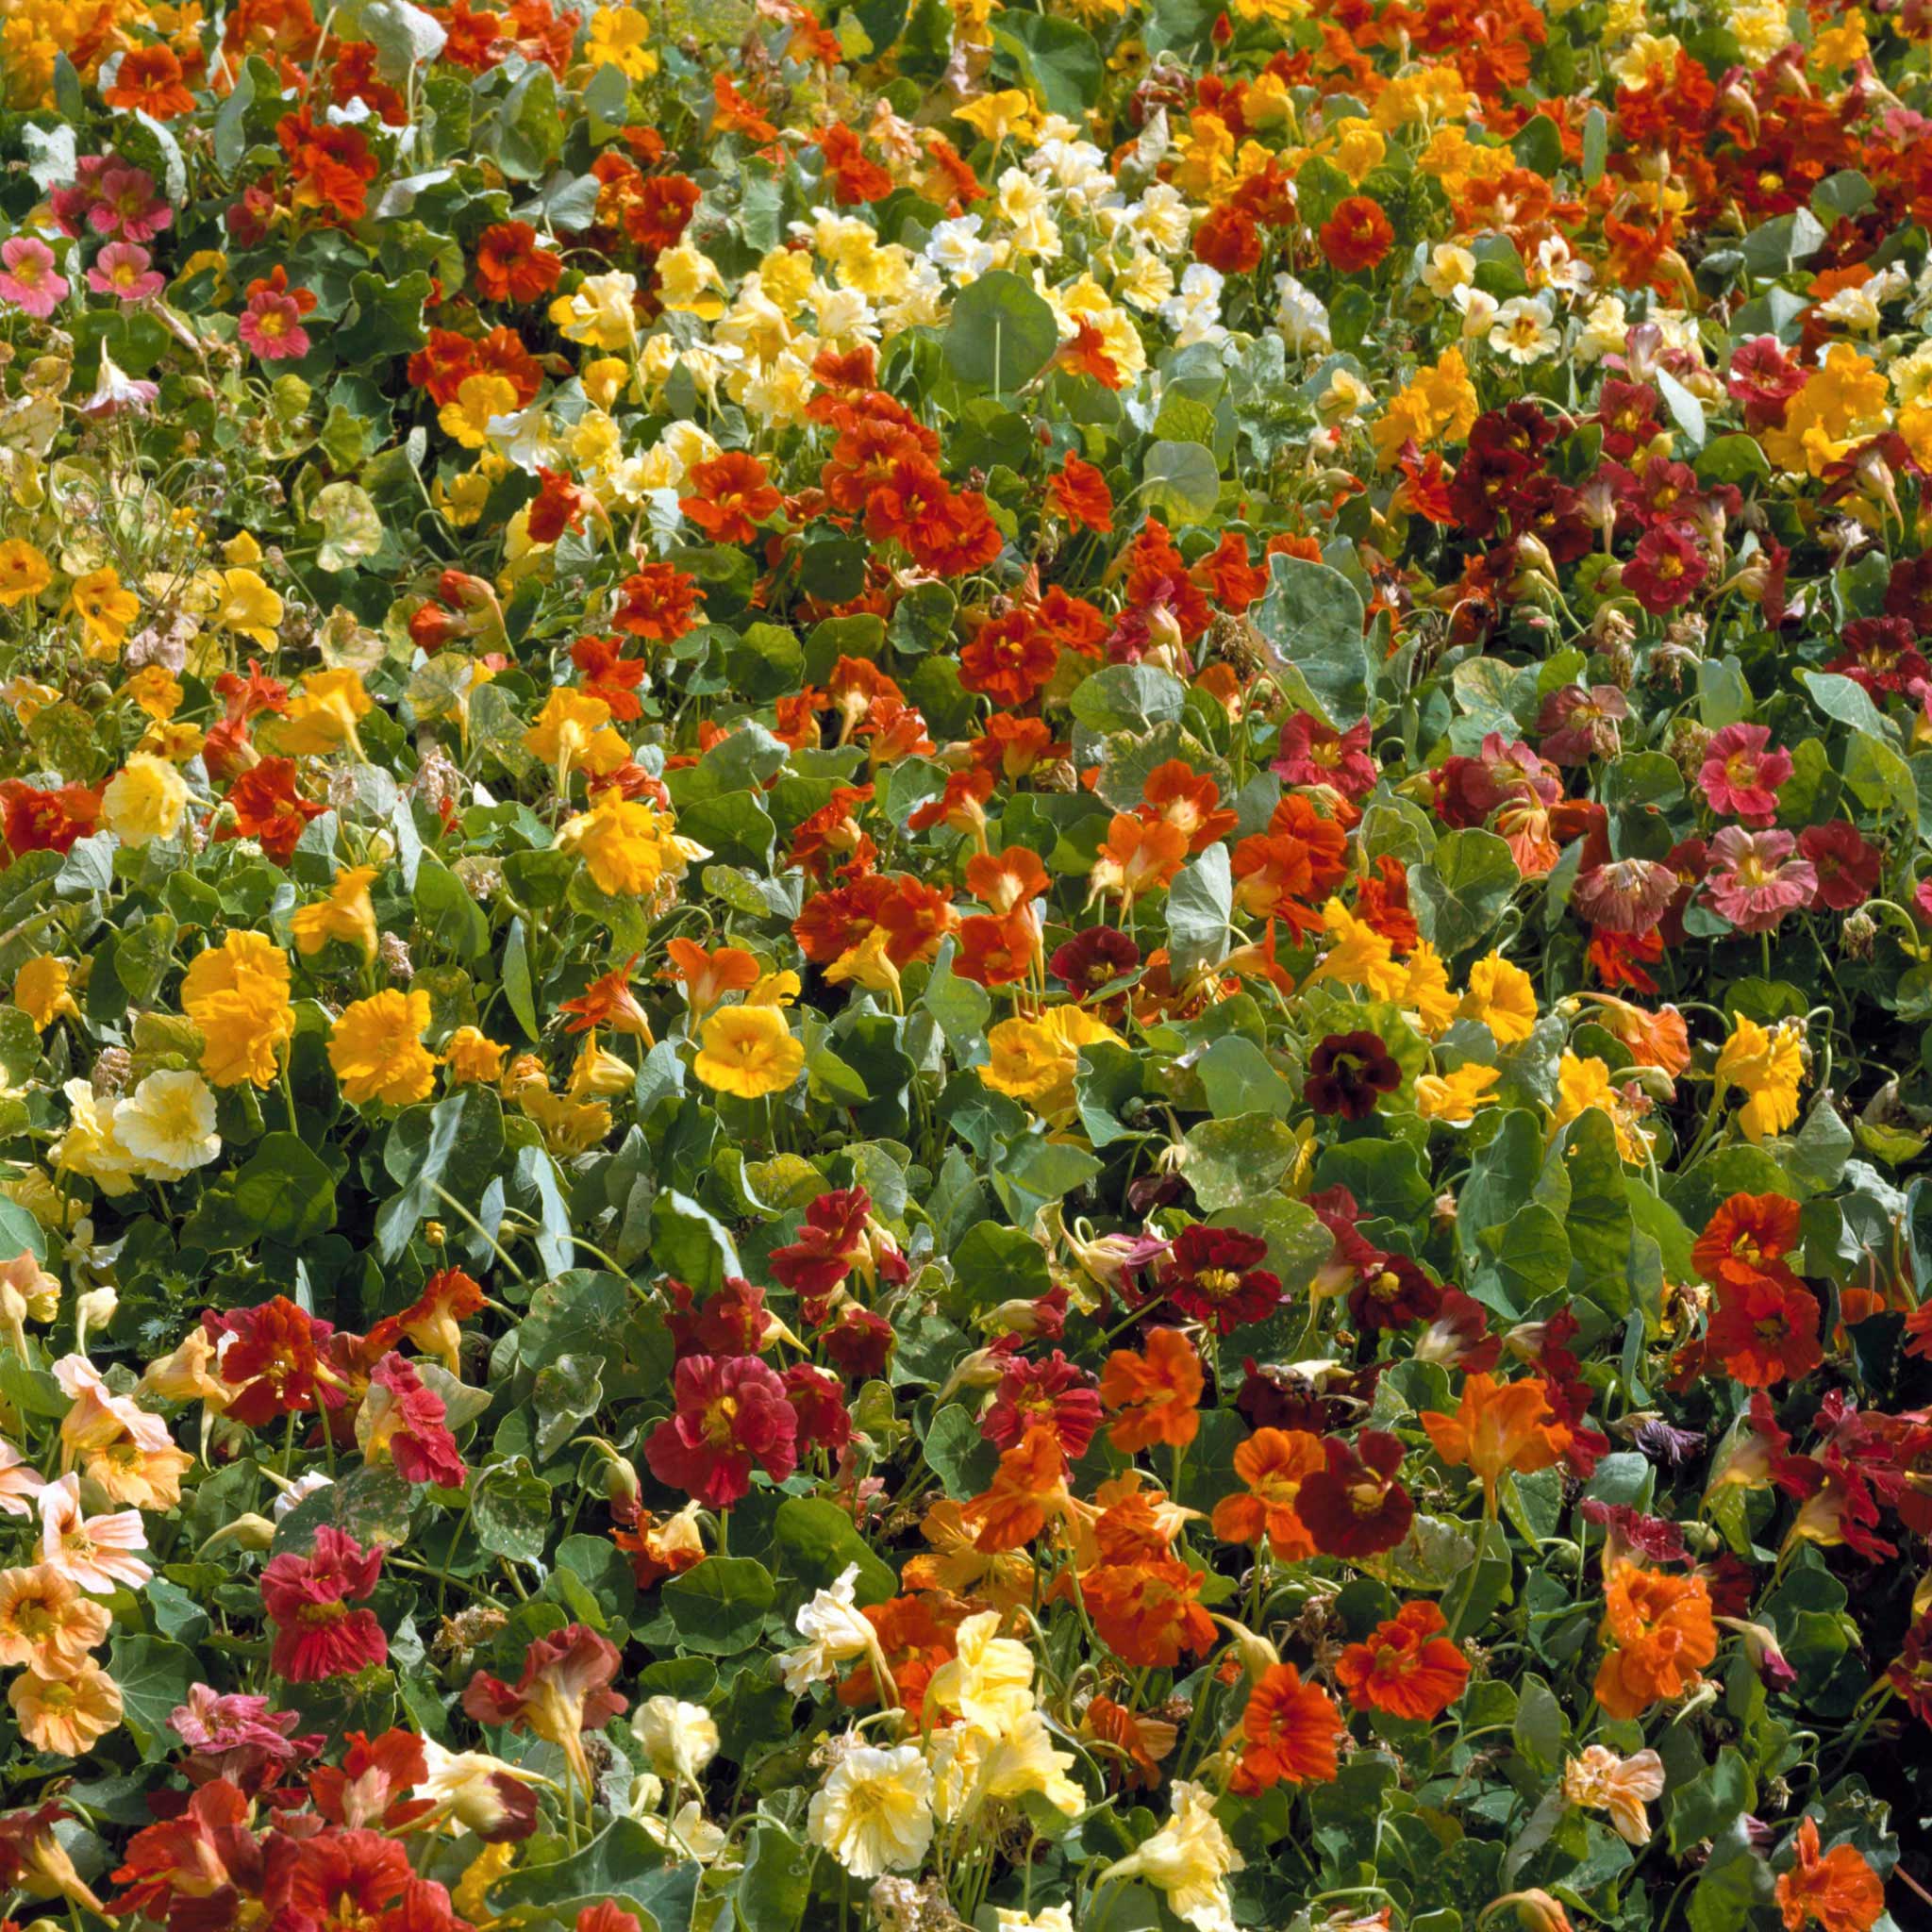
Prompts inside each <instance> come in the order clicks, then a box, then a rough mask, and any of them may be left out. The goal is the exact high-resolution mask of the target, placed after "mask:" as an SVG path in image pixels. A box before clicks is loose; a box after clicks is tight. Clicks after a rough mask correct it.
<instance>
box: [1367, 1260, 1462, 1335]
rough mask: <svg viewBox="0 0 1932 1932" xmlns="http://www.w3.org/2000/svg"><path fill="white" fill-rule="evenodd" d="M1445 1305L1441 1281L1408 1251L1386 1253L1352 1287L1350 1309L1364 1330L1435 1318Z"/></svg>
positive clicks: (1371, 1330)
mask: <svg viewBox="0 0 1932 1932" xmlns="http://www.w3.org/2000/svg"><path fill="white" fill-rule="evenodd" d="M1441 1306H1442V1290H1441V1285H1440V1284H1439V1283H1438V1282H1437V1281H1436V1280H1435V1279H1434V1278H1433V1277H1432V1276H1431V1275H1429V1274H1426V1273H1425V1272H1424V1270H1423V1269H1422V1268H1420V1267H1418V1266H1417V1264H1416V1263H1415V1262H1413V1261H1411V1260H1410V1259H1409V1258H1408V1257H1407V1256H1406V1255H1384V1256H1382V1257H1381V1258H1380V1260H1379V1261H1378V1263H1377V1264H1376V1265H1375V1266H1374V1268H1372V1269H1368V1270H1365V1271H1364V1272H1363V1273H1362V1274H1361V1275H1360V1276H1359V1277H1358V1278H1357V1281H1356V1283H1355V1286H1354V1287H1353V1288H1351V1289H1350V1290H1349V1291H1348V1311H1349V1313H1350V1314H1351V1315H1352V1316H1353V1317H1354V1318H1355V1323H1356V1325H1357V1327H1358V1328H1360V1329H1361V1330H1362V1331H1363V1333H1364V1334H1368V1335H1373V1334H1374V1333H1375V1332H1376V1331H1377V1330H1378V1329H1382V1328H1406V1327H1407V1326H1408V1324H1410V1323H1411V1322H1432V1321H1434V1320H1435V1318H1436V1314H1437V1311H1438V1310H1439V1309H1440V1308H1441Z"/></svg>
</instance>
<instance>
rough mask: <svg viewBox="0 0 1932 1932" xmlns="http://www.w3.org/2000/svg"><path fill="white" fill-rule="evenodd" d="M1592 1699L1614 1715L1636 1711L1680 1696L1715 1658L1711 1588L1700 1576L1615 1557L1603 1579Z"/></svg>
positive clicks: (1627, 1715) (1631, 1715)
mask: <svg viewBox="0 0 1932 1932" xmlns="http://www.w3.org/2000/svg"><path fill="white" fill-rule="evenodd" d="M1604 1604H1605V1613H1604V1620H1603V1624H1602V1628H1601V1630H1600V1632H1599V1635H1600V1638H1601V1641H1602V1642H1603V1644H1604V1657H1603V1661H1602V1663H1601V1664H1599V1665H1598V1667H1597V1674H1596V1683H1595V1686H1594V1688H1595V1691H1596V1696H1597V1701H1598V1702H1599V1703H1600V1704H1601V1705H1602V1706H1603V1707H1604V1708H1605V1709H1606V1710H1607V1711H1608V1712H1609V1714H1610V1715H1611V1716H1612V1717H1617V1718H1636V1717H1641V1716H1642V1715H1643V1714H1644V1712H1645V1711H1647V1710H1649V1709H1650V1708H1651V1707H1652V1706H1653V1705H1656V1704H1660V1703H1664V1702H1667V1701H1669V1700H1672V1699H1674V1698H1677V1697H1681V1696H1682V1695H1683V1694H1684V1692H1685V1691H1688V1690H1690V1689H1691V1688H1692V1687H1693V1686H1694V1685H1695V1684H1696V1683H1697V1681H1698V1676H1699V1673H1700V1672H1702V1671H1703V1669H1704V1668H1705V1666H1706V1665H1707V1664H1708V1663H1709V1662H1710V1661H1711V1660H1712V1659H1713V1658H1714V1657H1716V1656H1717V1630H1716V1627H1715V1626H1714V1625H1713V1624H1712V1623H1711V1620H1710V1594H1709V1592H1708V1591H1707V1589H1706V1588H1705V1585H1704V1581H1703V1579H1702V1578H1701V1577H1697V1576H1675V1575H1672V1574H1670V1573H1668V1572H1666V1571H1662V1570H1647V1569H1644V1568H1643V1567H1642V1566H1641V1565H1640V1564H1637V1563H1630V1562H1619V1563H1615V1564H1613V1565H1612V1566H1611V1567H1610V1573H1609V1574H1608V1575H1607V1577H1606V1578H1605V1579H1604Z"/></svg>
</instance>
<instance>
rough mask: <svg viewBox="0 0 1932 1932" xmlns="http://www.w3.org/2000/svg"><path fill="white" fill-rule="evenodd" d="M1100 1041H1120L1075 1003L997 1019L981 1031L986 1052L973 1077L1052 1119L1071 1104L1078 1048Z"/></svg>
mask: <svg viewBox="0 0 1932 1932" xmlns="http://www.w3.org/2000/svg"><path fill="white" fill-rule="evenodd" d="M1101 1041H1109V1042H1111V1043H1113V1044H1114V1045H1120V1044H1122V1043H1123V1042H1122V1041H1121V1037H1120V1035H1119V1034H1117V1033H1116V1032H1115V1031H1114V1030H1113V1028H1112V1027H1111V1026H1109V1025H1108V1024H1106V1022H1105V1021H1102V1020H1099V1019H1096V1018H1095V1017H1094V1016H1093V1015H1092V1014H1091V1013H1089V1012H1087V1011H1086V1010H1084V1009H1083V1008H1079V1007H1049V1008H1047V1009H1046V1010H1045V1011H1044V1012H1043V1013H1041V1014H1040V1015H1039V1016H1038V1017H1037V1018H1035V1019H1012V1020H1002V1021H1001V1022H1000V1023H999V1024H997V1025H996V1026H994V1027H992V1028H991V1031H990V1032H989V1033H988V1034H987V1045H988V1047H989V1048H990V1049H991V1056H992V1058H991V1060H990V1061H989V1062H988V1063H987V1064H986V1065H985V1066H983V1067H981V1068H980V1069H979V1077H980V1079H981V1081H982V1082H983V1083H984V1084H985V1085H986V1086H988V1087H991V1089H992V1091H994V1092H995V1093H1004V1094H1006V1095H1007V1096H1008V1098H1009V1099H1012V1100H1018V1101H1021V1102H1023V1103H1024V1105H1026V1106H1027V1107H1030V1108H1032V1109H1033V1111H1034V1112H1035V1113H1037V1114H1038V1115H1039V1116H1040V1117H1041V1119H1042V1120H1049V1121H1050V1120H1054V1119H1057V1118H1058V1117H1060V1116H1062V1115H1065V1114H1069V1113H1071V1112H1072V1111H1073V1109H1074V1074H1076V1073H1077V1072H1078V1071H1079V1065H1080V1049H1081V1048H1082V1047H1085V1046H1095V1045H1098V1044H1099V1043H1100V1042H1101Z"/></svg>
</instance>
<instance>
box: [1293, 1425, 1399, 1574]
mask: <svg viewBox="0 0 1932 1932" xmlns="http://www.w3.org/2000/svg"><path fill="white" fill-rule="evenodd" d="M1323 1447H1324V1451H1325V1453H1326V1456H1327V1467H1326V1468H1325V1469H1319V1470H1317V1471H1316V1472H1315V1473H1314V1474H1312V1475H1309V1476H1306V1477H1304V1478H1303V1481H1302V1486H1301V1489H1300V1491H1298V1492H1297V1493H1296V1496H1295V1499H1294V1507H1295V1514H1296V1515H1297V1516H1299V1517H1300V1518H1301V1520H1302V1521H1303V1522H1304V1523H1305V1524H1307V1527H1308V1534H1309V1535H1310V1536H1312V1537H1313V1538H1314V1540H1315V1547H1316V1549H1318V1550H1319V1551H1320V1552H1321V1553H1322V1554H1323V1556H1324V1557H1372V1556H1374V1554H1375V1553H1376V1552H1377V1551H1379V1550H1392V1549H1393V1548H1394V1547H1395V1545H1396V1544H1397V1543H1399V1542H1400V1541H1402V1540H1403V1538H1404V1537H1406V1536H1407V1534H1408V1525H1409V1524H1411V1523H1412V1522H1413V1521H1414V1520H1415V1505H1414V1503H1413V1502H1412V1501H1410V1499H1409V1494H1408V1491H1407V1490H1405V1489H1404V1488H1403V1487H1402V1485H1401V1483H1399V1482H1398V1481H1397V1480H1396V1478H1397V1476H1398V1475H1399V1474H1401V1472H1402V1444H1401V1442H1400V1441H1398V1440H1397V1439H1396V1438H1395V1437H1393V1436H1391V1435H1389V1434H1387V1433H1386V1432H1384V1431H1383V1430H1381V1429H1364V1430H1362V1432H1361V1433H1360V1434H1359V1435H1358V1436H1357V1438H1356V1440H1355V1446H1354V1448H1350V1447H1349V1445H1348V1444H1347V1443H1346V1442H1344V1441H1341V1439H1340V1438H1339V1437H1336V1436H1330V1437H1328V1438H1327V1439H1326V1441H1324V1444H1323Z"/></svg>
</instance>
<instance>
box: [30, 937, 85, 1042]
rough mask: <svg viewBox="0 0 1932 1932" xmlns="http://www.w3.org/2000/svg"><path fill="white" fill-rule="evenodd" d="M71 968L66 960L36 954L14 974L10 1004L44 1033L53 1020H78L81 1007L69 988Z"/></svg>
mask: <svg viewBox="0 0 1932 1932" xmlns="http://www.w3.org/2000/svg"><path fill="white" fill-rule="evenodd" d="M73 984H74V971H73V969H72V968H71V967H70V966H69V965H68V963H67V961H66V960H65V959H57V958H54V957H53V956H52V955H51V954H48V953H36V954H35V955H34V956H33V958H31V959H28V960H26V961H25V963H24V964H23V965H22V966H21V968H20V970H19V972H17V973H16V974H14V975H13V1004H14V1005H15V1006H16V1007H18V1008H20V1010H21V1011H22V1012H23V1013H25V1015H26V1016H27V1018H28V1019H29V1020H31V1021H32V1022H33V1023H34V1030H35V1031H36V1032H37V1033H44V1032H45V1031H46V1030H47V1028H48V1027H49V1026H51V1025H52V1024H54V1022H55V1021H56V1020H77V1019H79V1018H80V1008H78V1007H76V1006H75V1003H74V994H73V992H72V991H70V989H71V988H72V986H73Z"/></svg>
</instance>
